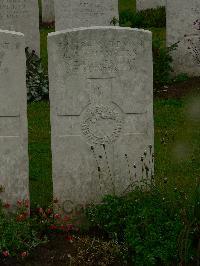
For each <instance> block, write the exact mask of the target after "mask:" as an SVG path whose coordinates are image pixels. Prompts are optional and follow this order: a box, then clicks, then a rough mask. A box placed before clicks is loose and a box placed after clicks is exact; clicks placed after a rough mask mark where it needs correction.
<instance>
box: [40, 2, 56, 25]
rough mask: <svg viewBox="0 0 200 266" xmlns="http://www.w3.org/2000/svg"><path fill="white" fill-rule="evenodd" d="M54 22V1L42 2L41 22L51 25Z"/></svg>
mask: <svg viewBox="0 0 200 266" xmlns="http://www.w3.org/2000/svg"><path fill="white" fill-rule="evenodd" d="M54 21H55V13H54V0H42V22H43V23H52V22H54Z"/></svg>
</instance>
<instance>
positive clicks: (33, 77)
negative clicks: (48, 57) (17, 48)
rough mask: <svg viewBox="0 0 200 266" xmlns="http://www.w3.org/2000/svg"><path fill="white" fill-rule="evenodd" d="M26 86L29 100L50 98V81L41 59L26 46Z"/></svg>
mask: <svg viewBox="0 0 200 266" xmlns="http://www.w3.org/2000/svg"><path fill="white" fill-rule="evenodd" d="M25 52H26V86H27V95H28V101H40V100H43V99H48V92H49V89H48V88H49V82H48V76H47V75H46V74H45V72H44V69H43V67H42V64H41V59H40V58H39V57H38V56H37V55H36V53H35V52H34V51H31V52H29V48H26V50H25Z"/></svg>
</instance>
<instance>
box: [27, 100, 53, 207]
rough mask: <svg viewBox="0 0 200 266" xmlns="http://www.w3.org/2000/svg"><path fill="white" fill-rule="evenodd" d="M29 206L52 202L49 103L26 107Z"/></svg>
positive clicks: (45, 204)
mask: <svg viewBox="0 0 200 266" xmlns="http://www.w3.org/2000/svg"><path fill="white" fill-rule="evenodd" d="M28 121H29V160H30V163H29V164H30V165H29V167H30V196H31V204H32V206H35V205H37V204H39V205H42V206H47V205H48V203H49V202H51V200H52V173H51V169H52V167H51V147H50V118H49V103H48V102H39V103H31V104H29V105H28Z"/></svg>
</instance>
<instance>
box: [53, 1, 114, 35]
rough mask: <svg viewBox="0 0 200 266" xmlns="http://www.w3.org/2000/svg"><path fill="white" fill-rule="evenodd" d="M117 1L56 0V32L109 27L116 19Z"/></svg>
mask: <svg viewBox="0 0 200 266" xmlns="http://www.w3.org/2000/svg"><path fill="white" fill-rule="evenodd" d="M118 17H119V15H118V0H56V1H55V22H56V30H57V31H59V30H65V29H70V28H79V27H90V26H110V25H111V21H112V20H113V18H116V19H118Z"/></svg>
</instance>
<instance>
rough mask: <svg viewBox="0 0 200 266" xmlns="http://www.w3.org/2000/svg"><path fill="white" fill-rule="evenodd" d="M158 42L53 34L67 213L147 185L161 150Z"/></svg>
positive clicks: (142, 34)
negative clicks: (151, 154) (156, 101)
mask: <svg viewBox="0 0 200 266" xmlns="http://www.w3.org/2000/svg"><path fill="white" fill-rule="evenodd" d="M151 41H152V36H151V33H150V32H149V31H144V30H137V29H131V28H120V27H90V28H81V29H75V30H68V31H62V32H56V33H52V34H49V37H48V54H49V77H50V102H51V125H52V155H53V182H54V196H55V197H56V198H58V199H59V201H60V202H61V203H63V208H64V210H65V211H66V210H67V209H68V208H69V209H70V207H71V206H74V205H75V206H76V205H78V204H87V203H91V202H92V201H98V200H100V199H101V197H102V196H103V195H105V194H107V193H114V192H115V193H117V194H120V193H122V191H123V190H126V188H127V187H128V186H129V185H130V183H132V182H133V181H135V180H137V179H140V178H141V176H142V171H141V161H140V160H141V155H143V153H144V151H145V150H148V145H150V144H151V145H153V67H152V44H151ZM125 154H127V155H125ZM134 163H135V164H136V165H137V169H135V168H134ZM148 163H149V161H148ZM135 171H136V172H137V174H136V172H135ZM150 172H151V170H149V174H150Z"/></svg>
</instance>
